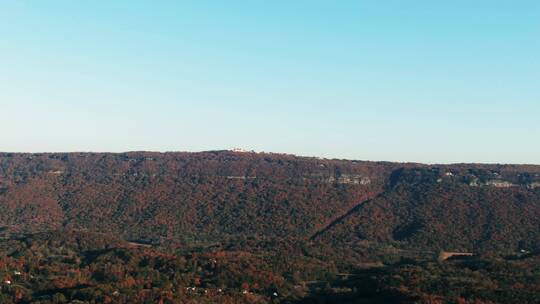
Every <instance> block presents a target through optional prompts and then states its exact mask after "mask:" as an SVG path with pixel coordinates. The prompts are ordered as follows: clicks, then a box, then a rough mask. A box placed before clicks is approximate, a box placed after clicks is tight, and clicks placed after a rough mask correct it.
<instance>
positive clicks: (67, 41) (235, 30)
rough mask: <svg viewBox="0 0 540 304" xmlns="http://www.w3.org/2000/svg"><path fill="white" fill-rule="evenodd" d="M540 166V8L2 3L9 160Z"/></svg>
mask: <svg viewBox="0 0 540 304" xmlns="http://www.w3.org/2000/svg"><path fill="white" fill-rule="evenodd" d="M233 147H241V148H245V149H254V150H257V151H271V152H286V153H294V154H300V155H314V156H323V157H332V158H333V157H336V158H350V159H365V160H393V161H418V162H430V163H433V162H501V163H538V164H540V1H538V0H530V1H520V0H512V1H510V0H508V1H504V0H502V1H497V0H453V1H433V0H424V1H420V0H411V1H402V0H384V1H382V0H371V1H361V0H357V1H346V0H342V1H316V0H306V1H300V0H294V1H292V0H283V1H280V0H272V1H257V0H250V1H205V0H197V1H134V0H130V1H98V0H96V1H67V0H66V1H56V0H55V1H46V0H43V1H21V0H13V1H3V0H0V151H28V152H38V151H115V152H116V151H133V150H152V151H178V150H180V151H200V150H214V149H227V148H233Z"/></svg>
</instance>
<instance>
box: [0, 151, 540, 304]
mask: <svg viewBox="0 0 540 304" xmlns="http://www.w3.org/2000/svg"><path fill="white" fill-rule="evenodd" d="M0 237H1V239H2V240H1V241H0V244H1V248H0V253H1V254H2V256H3V258H2V259H0V279H2V280H3V281H2V282H3V283H1V284H3V285H1V286H0V303H68V302H69V301H73V300H77V301H82V302H83V303H101V302H108V303H134V302H141V303H142V302H144V303H156V302H160V303H213V302H214V303H215V302H216V301H217V302H220V303H269V302H274V303H336V301H338V302H340V303H418V302H420V303H512V302H513V303H534V300H532V299H537V298H540V296H539V295H540V293H539V288H540V272H539V270H540V268H538V267H539V265H538V252H539V250H540V246H539V244H540V166H532V165H521V166H520V165H482V164H456V165H439V166H435V165H423V164H412V163H387V162H364V161H349V160H329V159H320V158H307V157H298V156H294V155H284V154H270V153H240V152H231V151H213V152H202V153H149V152H132V153H119V154H113V153H65V154H64V153H46V154H17V153H3V154H0ZM441 252H443V253H444V254H441ZM445 252H458V253H466V254H467V255H468V256H469V255H472V257H470V256H469V259H468V260H464V261H460V260H458V261H452V260H451V259H450V260H448V261H443V260H445V259H446V258H443V259H441V258H440V257H441V256H450V255H451V254H450V255H449V254H447V253H445ZM507 275H510V276H512V278H509V279H508V280H507V279H502V278H503V277H504V276H507ZM443 277H445V278H446V277H448V278H452V279H449V280H448V281H445V282H446V283H444V284H446V285H444V286H452V290H454V291H452V292H451V291H450V290H448V289H447V288H445V287H444V286H443V285H440V284H439V283H438V282H440V281H441V279H442V278H443ZM7 282H9V284H8V283H7ZM459 282H468V283H467V284H469V285H467V286H468V287H464V285H463V284H465V283H463V284H462V283H459ZM438 284H439V285H438ZM460 284H461V285H460ZM471 284H472V285H471ZM191 288H194V289H191ZM537 296H539V297H537ZM2 301H3V302H2Z"/></svg>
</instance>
